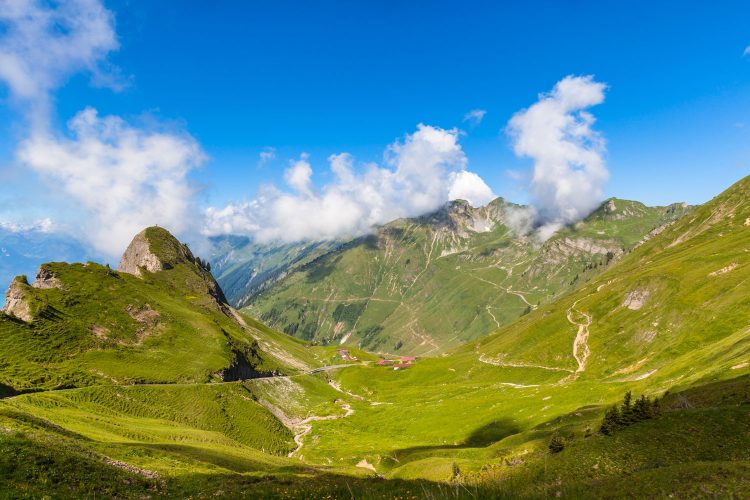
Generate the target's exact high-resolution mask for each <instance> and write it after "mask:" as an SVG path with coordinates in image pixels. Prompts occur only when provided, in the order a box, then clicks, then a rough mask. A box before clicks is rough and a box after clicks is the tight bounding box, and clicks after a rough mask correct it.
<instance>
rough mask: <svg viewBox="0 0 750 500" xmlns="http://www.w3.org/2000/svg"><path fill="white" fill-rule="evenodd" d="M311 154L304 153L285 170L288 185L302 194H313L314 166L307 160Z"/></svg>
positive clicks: (306, 195)
mask: <svg viewBox="0 0 750 500" xmlns="http://www.w3.org/2000/svg"><path fill="white" fill-rule="evenodd" d="M309 157H310V155H308V154H307V153H302V156H300V159H299V160H297V161H293V162H291V166H290V167H289V168H288V169H286V170H285V171H284V180H285V181H286V183H287V185H288V186H289V187H290V188H292V189H294V190H295V191H297V193H299V194H300V195H302V196H305V197H308V198H310V197H312V196H313V185H312V173H313V170H312V166H311V165H310V162H309V161H307V160H308V158H309Z"/></svg>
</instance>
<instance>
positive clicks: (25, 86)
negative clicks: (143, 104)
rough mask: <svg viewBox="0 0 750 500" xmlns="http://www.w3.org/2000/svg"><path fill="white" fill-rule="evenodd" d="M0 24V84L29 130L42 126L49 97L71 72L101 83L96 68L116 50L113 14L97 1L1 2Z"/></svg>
mask: <svg viewBox="0 0 750 500" xmlns="http://www.w3.org/2000/svg"><path fill="white" fill-rule="evenodd" d="M0 23H1V24H2V26H3V28H4V29H3V30H2V34H1V35H0V79H2V80H3V81H4V82H5V83H6V85H7V86H8V89H9V90H10V94H11V96H12V97H13V99H14V100H15V101H17V102H18V103H19V104H22V105H24V106H25V107H26V108H27V110H26V111H27V112H28V113H29V118H30V119H31V120H32V122H33V126H44V125H46V121H47V119H48V117H49V113H50V110H49V106H50V93H51V92H52V91H53V90H54V89H55V88H57V87H58V86H59V85H61V84H62V83H63V82H64V81H65V80H66V79H67V78H68V77H70V76H71V75H73V74H74V73H77V72H80V71H88V72H90V73H92V74H94V75H95V76H96V75H99V78H97V80H98V81H103V80H104V78H103V77H101V75H102V72H101V71H100V65H101V63H102V61H103V60H104V59H105V58H106V55H107V54H108V53H109V52H111V51H113V50H115V49H117V48H118V42H117V37H116V35H115V31H114V27H113V26H114V19H113V16H112V13H111V12H109V11H108V10H107V9H105V8H104V7H103V5H102V4H101V3H100V1H99V0H66V1H65V2H59V3H58V2H55V3H48V2H42V1H37V0H4V1H1V2H0ZM109 82H110V83H111V82H112V79H111V78H109Z"/></svg>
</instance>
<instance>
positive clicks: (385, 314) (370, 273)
mask: <svg viewBox="0 0 750 500" xmlns="http://www.w3.org/2000/svg"><path fill="white" fill-rule="evenodd" d="M686 211H687V207H686V206H685V205H679V204H678V205H671V206H669V207H646V206H645V205H643V204H641V203H637V202H632V201H625V200H615V199H612V200H608V201H607V202H605V203H604V204H603V205H602V206H601V207H600V208H599V209H598V210H596V211H595V212H594V213H592V214H591V215H590V216H589V217H588V218H587V219H585V220H584V221H581V222H580V223H578V224H576V225H575V226H573V227H569V228H565V229H563V230H561V231H559V232H557V233H556V234H555V235H554V236H553V237H552V238H550V239H549V240H547V241H546V242H544V243H543V244H540V243H539V241H538V239H537V238H536V237H535V236H533V235H525V234H522V233H520V232H519V231H517V230H515V229H513V228H514V227H517V225H518V220H519V218H522V217H523V216H524V213H525V212H524V207H521V206H518V205H513V204H510V203H507V202H505V201H504V200H502V199H497V200H495V201H494V202H492V203H490V204H489V205H487V206H485V207H481V208H473V207H471V206H470V205H469V204H468V203H466V202H462V201H456V202H452V203H450V204H449V205H447V206H446V207H445V208H444V209H442V210H440V211H438V212H436V213H434V214H431V215H429V216H425V217H421V218H417V219H402V220H398V221H394V222H392V223H390V224H387V225H385V226H383V227H381V228H379V229H378V230H377V231H376V232H375V233H374V234H373V235H370V236H367V237H364V238H360V239H357V240H354V241H352V242H350V243H348V244H346V245H344V246H342V247H340V248H337V249H335V250H332V251H329V252H328V253H325V254H323V255H322V256H320V257H318V258H316V259H314V260H312V261H310V262H309V263H307V264H305V265H304V266H300V267H298V268H296V269H292V270H291V272H289V274H288V275H286V276H285V277H283V279H280V280H278V281H276V282H275V283H273V284H271V285H270V286H268V287H267V288H265V289H264V290H262V291H260V292H259V293H257V294H255V295H253V296H251V298H250V300H249V305H248V307H247V308H246V310H247V311H248V312H249V313H250V314H252V315H254V316H256V317H259V318H261V319H262V320H263V321H264V322H266V323H268V324H270V325H271V326H273V327H274V328H278V329H280V330H283V331H284V332H286V333H288V334H290V335H294V336H296V337H299V338H302V339H305V340H314V341H316V342H320V343H333V344H349V345H357V346H361V347H363V348H366V349H368V350H372V351H379V352H391V353H410V354H420V355H434V354H438V353H440V352H444V351H445V350H446V349H448V348H450V347H453V346H456V345H458V344H460V343H462V342H465V341H467V340H471V339H475V338H478V337H480V336H482V335H485V334H487V333H489V332H491V331H492V330H494V329H496V328H498V327H500V326H503V325H506V324H508V323H510V322H512V321H514V320H515V319H516V318H518V317H520V316H523V315H525V314H528V313H529V312H531V311H533V310H535V309H536V308H537V307H539V306H540V305H542V304H545V303H548V302H549V301H551V300H553V299H554V298H555V297H558V296H560V295H561V294H563V293H565V292H566V291H568V290H570V289H572V288H575V287H577V286H580V285H581V284H582V283H584V282H586V281H587V280H588V279H590V278H591V277H593V276H595V275H596V274H597V273H598V272H600V271H601V270H603V269H605V268H606V266H608V265H609V264H610V263H611V262H613V261H615V260H617V259H618V258H620V257H621V256H622V255H624V254H625V253H626V252H628V251H630V250H631V249H632V248H634V247H635V246H637V245H638V244H639V243H640V242H642V241H643V240H645V239H647V238H650V237H651V236H652V233H655V232H658V231H659V230H661V229H662V228H663V227H664V226H665V225H667V224H669V223H670V222H672V221H674V220H676V219H678V218H679V217H680V216H682V215H683V214H684V213H685V212H686Z"/></svg>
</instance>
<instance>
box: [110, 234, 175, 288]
mask: <svg viewBox="0 0 750 500" xmlns="http://www.w3.org/2000/svg"><path fill="white" fill-rule="evenodd" d="M146 231H148V229H144V230H143V231H141V232H140V233H138V234H136V235H135V237H134V238H133V241H131V242H130V245H128V248H126V249H125V253H124V254H122V258H121V259H120V264H119V265H118V266H117V270H118V271H120V272H123V273H128V274H134V275H136V276H138V277H141V268H143V269H145V270H146V271H148V272H150V273H155V272H158V271H163V270H164V269H165V267H164V262H162V260H161V259H160V258H159V257H158V256H157V255H156V254H154V253H152V252H151V245H150V243H149V241H148V238H146Z"/></svg>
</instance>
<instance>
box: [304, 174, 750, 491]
mask: <svg viewBox="0 0 750 500" xmlns="http://www.w3.org/2000/svg"><path fill="white" fill-rule="evenodd" d="M748 195H750V179H744V180H742V181H740V182H739V183H737V184H736V185H735V186H733V187H731V188H730V189H729V190H727V191H726V192H725V193H723V194H722V195H721V196H719V197H717V198H716V199H714V200H712V201H711V202H709V203H707V204H706V205H705V206H703V207H700V208H697V209H696V210H695V211H694V212H692V213H691V214H690V215H689V216H687V217H686V218H684V219H682V220H680V221H678V222H677V223H675V224H674V225H672V226H670V227H669V228H667V229H665V230H664V231H662V232H661V234H659V235H656V236H654V237H653V239H651V240H650V241H648V242H647V243H646V244H644V245H642V246H640V247H639V248H637V249H635V250H633V251H632V252H631V253H630V254H629V255H627V256H625V257H624V258H623V259H622V260H620V261H619V262H617V263H616V264H614V265H613V266H612V267H611V268H609V269H608V270H607V271H606V272H605V273H603V274H601V275H600V276H598V277H596V278H595V279H594V280H592V282H591V283H589V284H586V285H584V286H582V287H581V288H580V289H578V290H576V291H574V292H573V293H571V294H570V295H568V296H565V297H562V298H561V299H559V300H557V301H555V302H554V303H552V304H549V305H546V306H544V307H540V308H539V309H538V310H537V311H534V312H532V313H530V314H528V315H526V316H524V317H523V318H522V319H521V320H520V321H518V322H516V323H514V324H512V325H509V326H508V327H505V328H503V329H500V330H498V331H497V332H496V333H495V334H493V335H490V336H488V337H485V338H482V339H480V340H478V341H475V342H472V343H469V344H467V345H466V346H464V347H461V348H459V349H457V350H456V351H455V352H453V353H450V355H448V356H444V357H440V358H433V359H423V360H420V361H418V362H417V364H416V365H415V366H414V367H413V368H410V369H408V370H406V371H398V372H396V371H393V370H389V369H386V368H383V367H375V366H370V367H362V368H356V369H350V370H345V371H342V372H341V373H340V374H338V376H337V377H338V380H339V382H340V383H341V384H342V387H343V388H344V389H345V390H348V391H349V392H351V393H354V394H357V395H359V396H361V397H362V398H363V399H361V400H356V401H354V402H353V404H352V408H353V409H354V410H355V413H354V414H353V415H351V416H349V417H348V418H346V419H342V420H338V421H336V422H335V423H332V422H325V421H324V422H319V423H316V424H315V428H314V430H313V432H312V433H311V434H312V436H313V438H312V439H314V445H313V446H311V447H310V448H309V449H308V450H307V454H306V459H307V460H309V461H311V462H313V463H326V461H328V460H333V461H334V462H335V461H336V460H338V461H343V462H344V463H349V464H356V463H358V462H359V461H361V460H363V459H364V460H367V461H368V463H371V464H373V465H374V466H375V467H376V469H377V470H378V472H380V473H381V474H385V475H386V476H388V477H395V478H402V479H414V478H427V479H431V480H435V481H440V480H442V481H445V480H448V479H450V476H451V473H452V471H453V464H454V463H456V464H457V465H458V467H459V468H460V469H461V470H463V471H464V472H465V474H469V473H471V474H480V472H481V470H482V469H483V468H485V467H487V466H488V465H489V466H492V465H496V466H498V465H502V464H506V465H507V463H510V464H515V463H516V462H518V463H527V462H528V460H527V459H526V458H523V457H524V456H526V455H528V454H530V453H541V452H543V451H545V450H546V445H547V443H548V442H549V439H550V437H551V435H552V433H553V432H555V431H557V430H559V429H564V428H565V427H566V426H568V425H573V424H574V423H575V422H578V423H576V424H575V426H577V427H576V428H577V429H578V431H577V432H578V433H579V434H581V435H582V434H585V433H586V428H588V429H589V431H590V432H591V431H595V429H596V426H597V425H598V422H599V421H600V419H601V416H602V414H603V409H604V406H601V405H607V404H610V403H612V402H614V401H616V400H618V399H619V398H621V397H622V394H623V393H624V392H626V391H627V390H633V391H634V392H636V393H637V394H640V393H647V394H652V395H660V394H662V393H664V392H665V391H667V390H674V389H675V388H678V389H679V388H687V387H694V386H697V387H699V386H701V385H703V384H706V383H707V382H709V381H713V380H718V381H722V380H727V379H731V378H733V377H739V376H742V375H744V374H747V373H748V372H749V371H750V368H749V367H750V364H749V362H750V359H748V355H749V354H748V353H750V346H748V344H747V340H748V336H747V325H748V324H750V318H748V314H750V312H748V310H747V308H746V307H743V304H746V302H747V298H748V296H750V293H749V292H750V289H748V288H747V287H748V281H747V279H748V278H747V277H748V274H747V270H746V269H745V266H746V265H747V263H748V260H749V259H750V257H748V251H749V250H750V222H748V221H750V202H749V201H748V200H750V196H748ZM589 317H590V324H589V319H588V318H589ZM574 346H575V347H574ZM743 384H744V386H743V387H744V389H742V391H744V392H742V391H741V393H742V394H744V396H742V398H744V399H740V400H737V401H734V402H733V403H731V404H729V407H727V408H723V406H726V405H723V404H722V403H721V402H715V405H714V406H711V408H714V407H721V409H719V410H713V409H711V410H706V411H705V412H703V411H696V412H692V413H691V412H689V411H688V412H685V413H683V414H681V415H684V416H681V417H679V419H683V420H679V419H678V417H677V416H672V415H670V416H668V417H665V419H664V420H660V421H659V422H653V423H643V424H639V425H641V426H642V427H641V428H650V427H654V428H655V429H656V430H659V429H660V432H661V431H666V430H667V429H669V428H674V429H675V432H674V433H673V434H671V435H670V436H671V437H670V439H669V447H667V448H666V449H668V450H672V451H670V452H669V453H672V454H673V455H675V456H674V457H672V459H671V460H670V461H669V462H667V463H668V464H669V465H668V466H669V467H672V466H674V468H671V469H670V470H669V471H666V470H665V471H664V474H665V476H664V477H665V480H666V483H665V484H667V485H669V488H676V491H682V492H685V493H686V494H692V495H697V494H699V490H696V489H692V490H691V489H689V488H693V487H694V486H695V483H692V484H691V485H685V487H684V488H683V489H681V488H682V487H681V486H680V481H681V480H684V478H685V477H686V476H687V475H689V474H690V471H696V470H700V469H701V468H702V467H703V466H704V465H705V464H703V462H705V461H709V462H711V463H710V464H709V465H707V466H706V469H705V470H706V471H712V472H707V474H708V475H709V476H711V477H712V479H710V481H712V484H713V486H712V487H715V489H711V490H707V491H713V492H715V494H722V492H724V493H727V492H732V491H734V490H732V489H731V488H733V487H737V488H744V489H743V490H742V491H746V488H747V484H746V483H744V482H742V481H739V482H738V481H737V480H736V478H735V477H734V476H732V474H740V473H742V471H743V470H747V469H746V467H747V464H746V461H747V457H746V456H745V455H742V454H739V455H738V454H732V453H729V452H724V451H722V449H721V447H716V446H715V443H714V442H710V441H708V440H707V436H709V435H710V433H711V432H713V431H712V430H710V429H716V428H718V427H719V426H720V425H721V423H722V422H727V423H731V422H737V425H738V427H735V428H734V430H727V431H726V432H729V433H734V434H736V440H734V441H732V443H733V444H731V448H732V450H737V449H746V448H747V444H748V442H750V435H748V433H747V428H746V424H747V419H748V416H749V415H750V414H749V413H748V407H747V405H746V400H747V393H748V388H747V379H746V378H745V379H744V382H743ZM730 385H731V384H730ZM713 390H715V388H714V389H710V390H709V389H707V390H706V391H704V392H705V393H710V391H713ZM702 397H705V396H702ZM737 404H739V405H740V406H739V407H737V406H736V405H737ZM586 405H594V406H588V407H587V406H586ZM701 428H705V429H708V430H707V431H705V433H703V434H701V436H702V437H701V436H696V438H695V439H696V440H697V441H696V442H693V443H691V442H690V433H695V432H697V431H694V430H691V429H701ZM656 430H654V432H656ZM628 432H633V431H628ZM701 432H703V431H701ZM624 435H627V433H625V434H624ZM597 439H599V438H597ZM601 439H605V438H603V437H602V438H601ZM618 439H619V438H618ZM727 439H728V437H727ZM593 442H598V443H600V444H601V443H604V444H606V443H612V442H613V441H596V440H594V441H592V443H593ZM614 442H616V441H614ZM656 442H658V440H657V441H656ZM686 442H687V443H688V444H690V446H698V448H697V449H698V451H697V452H696V453H695V454H692V455H685V456H682V457H681V456H679V455H678V454H677V453H676V450H678V449H679V448H680V447H681V446H686ZM582 446H583V445H582ZM586 446H594V445H586ZM602 446H603V445H602ZM632 446H635V447H637V446H639V444H638V443H637V442H635V441H634V442H633V443H632ZM664 446H666V444H665V445H664ZM701 446H702V448H701ZM670 447H671V448H670ZM743 447H744V448H743ZM618 450H619V451H618ZM604 452H607V453H613V454H617V453H620V455H619V458H617V460H618V461H625V460H629V462H628V463H620V465H618V467H621V468H619V469H618V468H616V469H612V470H608V471H607V472H606V475H607V477H608V478H609V479H607V481H609V482H608V483H607V484H609V485H614V484H617V486H618V487H620V485H621V483H622V485H626V483H627V481H626V479H624V478H622V477H619V478H618V477H616V475H617V474H620V475H624V474H630V473H632V474H635V473H638V474H642V475H643V476H644V477H646V476H649V474H650V476H649V477H650V479H649V481H651V482H652V484H651V486H649V488H651V489H648V490H647V491H651V492H652V494H656V492H659V491H661V490H659V489H653V488H657V487H658V481H657V480H658V477H659V476H658V473H657V472H653V471H651V472H645V469H648V468H653V467H651V466H649V465H648V460H647V459H646V458H644V457H647V456H648V454H649V453H651V452H650V451H649V448H648V447H645V445H644V447H642V449H641V451H639V452H638V453H636V452H627V451H625V452H622V451H621V450H620V448H619V445H618V446H614V447H611V446H609V445H607V446H605V448H595V449H594V450H593V451H590V453H591V454H600V453H604ZM582 453H583V452H582ZM587 453H588V452H587ZM539 456H540V457H544V456H546V454H544V453H542V455H539ZM659 456H660V457H661V458H659V460H664V459H665V458H664V457H665V456H664V455H659ZM572 460H578V459H577V458H574V459H572ZM613 460H614V459H613ZM724 461H728V462H730V463H727V464H724V463H722V462H724ZM573 463H574V462H573V461H571V462H568V463H567V464H563V465H561V466H560V467H563V468H565V467H568V468H570V467H573ZM593 465H594V464H592V467H593ZM660 467H661V466H660ZM665 467H667V466H666V465H665ZM641 469H643V470H644V471H643V472H642V471H641ZM628 471H629V472H628ZM722 471H724V472H722ZM615 473H617V474H615ZM722 474H729V475H730V476H731V477H732V481H729V482H727V485H728V488H729V489H721V488H722V486H721V477H722ZM582 475H584V476H585V472H582ZM530 477H531V476H529V477H527V479H524V480H523V481H527V483H526V484H527V486H528V485H529V484H534V482H535V481H536V479H533V478H531V479H530ZM708 480H709V479H707V481H708ZM602 481H604V479H602ZM570 482H571V483H575V484H572V485H571V486H570V488H571V490H570V491H569V494H571V495H573V492H581V491H584V490H585V489H586V487H587V486H586V485H589V484H592V483H586V482H585V481H583V480H582V479H581V478H578V479H575V478H571V479H570ZM633 488H635V486H634V487H633ZM525 491H526V492H527V493H529V494H532V493H533V494H540V492H539V491H534V490H533V488H531V489H528V490H525ZM597 491H599V492H603V491H605V490H604V489H600V490H597ZM624 491H632V492H636V491H638V490H637V488H635V489H630V490H624Z"/></svg>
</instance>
